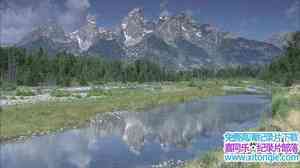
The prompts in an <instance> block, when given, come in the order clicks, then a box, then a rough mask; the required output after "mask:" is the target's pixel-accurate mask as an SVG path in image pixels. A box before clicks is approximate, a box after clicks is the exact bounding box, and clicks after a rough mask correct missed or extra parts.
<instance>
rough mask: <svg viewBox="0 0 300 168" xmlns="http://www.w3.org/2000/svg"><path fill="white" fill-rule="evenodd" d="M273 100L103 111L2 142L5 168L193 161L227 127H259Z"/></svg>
mask: <svg viewBox="0 0 300 168" xmlns="http://www.w3.org/2000/svg"><path fill="white" fill-rule="evenodd" d="M269 108H270V99H269V98H267V97H265V96H259V95H237V96H221V97H211V98H208V99H203V100H197V101H191V102H186V103H181V104H176V105H165V106H161V107H158V108H154V109H152V110H148V111H146V112H114V113H103V114H99V115H98V116H97V117H96V118H95V119H94V120H93V121H92V122H91V123H90V124H89V126H88V127H86V128H81V129H75V130H70V131H66V132H64V133H59V134H56V135H47V136H43V137H35V138H32V139H30V140H27V141H26V142H23V143H11V144H3V145H1V156H2V157H1V163H2V164H3V167H5V168H21V167H22V168H26V167H28V168H29V167H30V168H41V167H49V168H52V167H53V168H60V167H64V168H73V167H78V168H86V167H89V168H96V167H99V166H100V167H103V168H111V167H114V168H134V167H147V166H150V165H153V164H158V163H160V162H162V161H167V160H187V159H192V158H194V157H196V156H199V155H200V154H202V153H204V152H207V151H208V150H211V149H214V148H217V147H221V146H222V143H223V139H222V134H223V133H224V132H225V131H239V130H244V129H247V128H251V127H255V126H257V124H258V123H259V120H260V118H261V117H262V115H263V114H264V115H265V116H269V114H267V113H263V112H266V111H270V110H269Z"/></svg>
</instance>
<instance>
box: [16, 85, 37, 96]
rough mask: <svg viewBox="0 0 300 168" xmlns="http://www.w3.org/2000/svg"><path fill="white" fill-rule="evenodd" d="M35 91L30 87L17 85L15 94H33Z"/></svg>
mask: <svg viewBox="0 0 300 168" xmlns="http://www.w3.org/2000/svg"><path fill="white" fill-rule="evenodd" d="M34 95H35V93H34V92H33V91H32V90H31V89H30V88H25V87H19V88H17V91H16V96H34Z"/></svg>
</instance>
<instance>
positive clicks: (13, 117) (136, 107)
mask: <svg viewBox="0 0 300 168" xmlns="http://www.w3.org/2000/svg"><path fill="white" fill-rule="evenodd" d="M261 84H262V83H261V82H260V81H256V80H252V79H250V80H249V79H247V80H237V79H231V80H206V81H187V82H167V83H148V84H130V85H129V84H120V83H118V84H107V85H105V86H93V87H90V88H89V87H85V88H84V89H83V90H85V92H82V88H81V90H78V89H76V88H52V89H49V88H47V89H45V90H46V91H47V92H46V91H41V90H39V92H41V93H42V94H48V95H50V99H46V100H45V99H41V100H36V101H22V100H26V98H27V97H29V98H32V97H34V96H27V97H25V96H24V95H26V94H27V95H31V94H29V93H30V92H29V93H28V91H26V92H24V91H23V93H22V94H20V93H19V94H20V95H19V96H18V95H17V91H15V93H11V92H10V95H9V96H6V97H10V98H13V99H11V100H12V101H13V102H12V103H8V104H10V105H7V106H3V107H2V112H1V134H0V138H1V140H2V141H7V140H16V139H19V140H22V139H25V138H27V137H31V136H39V135H45V134H51V133H55V132H59V131H64V130H66V129H71V128H76V127H81V126H84V125H85V124H86V123H88V122H89V121H90V120H91V119H92V118H93V117H94V116H95V115H96V114H97V113H101V112H113V111H122V110H125V111H143V110H145V109H146V108H152V107H154V106H159V105H162V104H171V103H179V102H184V101H189V100H191V99H194V98H199V97H208V96H217V95H218V96H220V95H224V94H226V92H227V91H228V90H227V89H225V88H228V87H227V86H230V87H238V88H239V91H243V90H244V91H247V90H249V88H251V87H252V86H257V85H261ZM242 88H244V89H242ZM231 91H232V90H231ZM32 92H35V91H32ZM45 92H46V93H45ZM25 93H26V94H25ZM39 96H40V95H38V94H35V97H39ZM2 97H5V95H2ZM24 97H25V98H24ZM35 97H34V98H35ZM17 100H19V101H17ZM6 101H7V102H9V101H10V100H6ZM14 102H17V103H14Z"/></svg>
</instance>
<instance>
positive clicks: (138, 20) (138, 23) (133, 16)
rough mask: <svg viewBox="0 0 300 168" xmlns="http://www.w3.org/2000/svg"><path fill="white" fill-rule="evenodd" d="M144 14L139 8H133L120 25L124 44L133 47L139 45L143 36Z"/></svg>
mask: <svg viewBox="0 0 300 168" xmlns="http://www.w3.org/2000/svg"><path fill="white" fill-rule="evenodd" d="M145 29H146V28H145V20H144V13H143V10H142V9H141V8H135V9H133V10H132V11H130V12H129V14H128V16H126V17H125V18H124V19H123V21H122V25H121V30H122V34H123V36H124V40H125V41H124V44H125V45H126V46H133V45H135V44H137V43H139V42H140V41H141V40H142V38H143V36H144V35H145Z"/></svg>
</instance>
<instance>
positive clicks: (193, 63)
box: [17, 8, 283, 69]
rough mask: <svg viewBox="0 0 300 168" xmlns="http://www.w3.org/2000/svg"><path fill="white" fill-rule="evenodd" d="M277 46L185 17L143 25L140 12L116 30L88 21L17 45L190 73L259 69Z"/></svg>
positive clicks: (40, 30) (53, 26)
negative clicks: (244, 67)
mask: <svg viewBox="0 0 300 168" xmlns="http://www.w3.org/2000/svg"><path fill="white" fill-rule="evenodd" d="M276 44H277V43H272V41H271V42H262V41H256V40H249V39H246V38H242V37H237V36H235V35H233V34H232V33H230V32H223V31H220V30H219V29H218V28H217V27H214V26H212V25H210V24H201V23H199V22H197V21H196V20H195V19H193V18H192V17H191V16H189V15H188V14H186V13H180V14H177V15H174V16H160V17H159V18H158V19H157V20H154V21H147V20H146V19H145V18H144V12H143V9H141V8H135V9H133V10H132V11H130V12H129V14H128V15H127V16H125V17H124V19H123V20H122V21H121V24H120V25H119V26H117V27H116V28H114V29H105V28H102V27H100V28H99V27H97V22H96V18H95V17H94V16H91V15H88V16H87V19H86V23H85V24H84V25H83V26H81V27H79V28H78V30H76V31H74V32H71V33H66V32H65V31H64V30H63V28H62V27H61V26H60V25H58V24H57V23H55V22H49V23H48V24H45V25H41V26H39V27H37V28H35V29H34V30H33V31H32V32H30V33H29V34H28V35H26V36H25V37H24V38H23V39H22V40H21V41H20V42H19V43H18V44H17V46H18V47H23V48H26V49H28V50H35V49H38V48H44V49H46V50H47V51H48V52H49V53H50V55H51V54H55V53H58V52H62V51H66V52H69V53H73V54H75V55H97V56H101V57H105V58H108V59H120V60H126V61H133V60H137V59H143V58H146V59H150V60H152V61H155V62H158V63H160V64H163V65H167V66H168V67H173V68H179V69H190V68H199V67H208V66H214V67H216V66H218V67H224V66H240V65H262V64H267V63H270V62H271V61H272V59H273V58H274V57H277V56H279V55H281V53H282V51H283V49H282V48H281V47H280V46H279V45H276Z"/></svg>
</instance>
